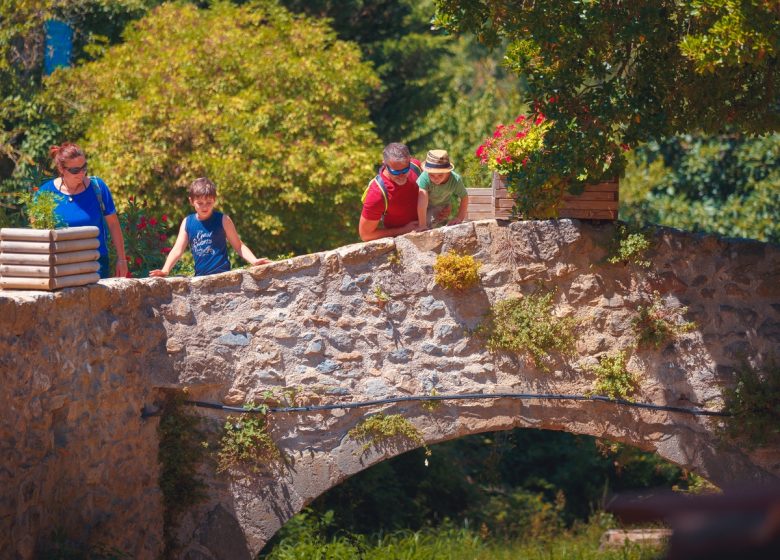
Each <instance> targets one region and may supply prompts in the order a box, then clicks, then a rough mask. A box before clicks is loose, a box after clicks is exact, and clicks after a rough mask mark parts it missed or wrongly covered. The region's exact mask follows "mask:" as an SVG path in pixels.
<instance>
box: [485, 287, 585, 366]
mask: <svg viewBox="0 0 780 560" xmlns="http://www.w3.org/2000/svg"><path fill="white" fill-rule="evenodd" d="M552 298H553V293H552V292H548V293H543V294H530V295H527V296H522V297H515V298H509V299H505V300H502V301H499V302H497V303H495V304H494V305H493V306H491V308H490V310H489V311H488V313H487V315H486V317H485V319H484V320H483V321H482V323H481V324H480V325H479V326H478V327H477V329H476V330H475V334H476V335H477V336H478V337H480V338H482V339H483V340H484V341H485V345H486V346H487V348H488V350H490V351H491V352H496V351H499V350H507V351H511V352H526V353H527V354H528V355H529V356H530V357H531V360H532V361H533V363H534V364H535V365H536V367H538V368H540V369H542V370H545V371H547V369H548V368H547V366H546V365H545V361H546V360H547V359H548V357H549V354H550V352H552V351H555V350H557V351H559V352H562V353H564V354H569V353H571V351H572V349H573V348H574V335H573V329H574V325H575V321H574V319H573V318H571V317H555V316H554V315H553V314H552Z"/></svg>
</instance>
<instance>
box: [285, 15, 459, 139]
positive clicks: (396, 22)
mask: <svg viewBox="0 0 780 560" xmlns="http://www.w3.org/2000/svg"><path fill="white" fill-rule="evenodd" d="M282 3H283V4H284V5H285V6H287V7H288V8H289V9H291V10H293V11H296V12H303V13H306V14H308V15H311V16H315V17H327V18H330V20H331V22H332V25H333V28H334V29H335V30H336V32H337V33H338V36H339V38H340V39H344V40H347V41H355V42H357V43H358V45H359V46H360V49H361V51H362V53H363V57H364V59H365V60H368V61H370V62H371V63H372V64H373V65H374V68H375V69H376V72H377V75H378V76H379V78H380V83H381V85H380V87H379V88H377V89H375V90H373V91H372V94H371V95H370V97H369V98H368V103H369V108H370V110H371V119H372V120H373V122H374V123H375V124H376V128H377V132H378V134H379V136H380V137H381V138H382V140H383V141H384V142H385V143H387V142H401V141H402V142H406V143H408V144H410V146H412V147H413V148H417V149H422V146H418V145H416V144H417V142H416V136H417V132H416V131H417V126H418V123H419V122H420V121H421V120H422V119H424V118H425V117H426V116H427V115H428V114H429V113H430V112H431V111H432V110H433V109H434V108H435V107H437V106H438V105H439V103H440V102H441V99H442V97H443V96H444V95H445V94H446V91H447V90H448V88H449V86H450V75H449V74H448V73H447V72H446V71H445V69H446V67H447V63H448V61H449V56H448V55H449V53H450V48H451V43H452V41H451V39H450V38H449V37H446V36H445V35H444V34H443V33H442V32H435V31H431V24H430V20H431V17H432V16H433V11H434V8H433V2H432V1H431V0H422V1H420V0H282Z"/></svg>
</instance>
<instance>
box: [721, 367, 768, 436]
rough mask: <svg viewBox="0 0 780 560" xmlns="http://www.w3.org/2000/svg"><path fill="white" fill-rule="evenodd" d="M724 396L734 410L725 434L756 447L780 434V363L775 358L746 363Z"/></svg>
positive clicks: (738, 371) (729, 407)
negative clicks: (753, 365) (761, 364)
mask: <svg viewBox="0 0 780 560" xmlns="http://www.w3.org/2000/svg"><path fill="white" fill-rule="evenodd" d="M723 397H724V399H725V401H726V406H725V411H726V412H728V413H729V414H731V417H730V418H729V419H728V420H727V422H726V424H725V427H724V429H723V434H724V435H725V436H726V437H728V438H729V439H732V440H736V441H738V442H740V443H743V444H745V446H746V447H748V448H754V447H760V446H762V445H765V444H766V443H768V442H769V441H772V440H774V439H776V438H777V436H778V435H780V364H779V363H778V362H777V360H776V359H775V358H771V359H769V360H767V362H766V363H765V364H764V365H763V366H761V367H758V368H754V367H751V366H750V364H748V363H743V364H742V365H741V366H740V367H739V369H738V370H737V383H736V385H735V386H734V388H728V389H725V390H724V391H723Z"/></svg>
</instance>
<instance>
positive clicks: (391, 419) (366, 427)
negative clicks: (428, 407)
mask: <svg viewBox="0 0 780 560" xmlns="http://www.w3.org/2000/svg"><path fill="white" fill-rule="evenodd" d="M347 435H348V436H349V437H350V438H352V439H354V440H356V441H363V442H365V443H364V444H363V449H362V451H363V452H366V451H368V450H369V449H371V447H380V446H382V445H384V444H386V443H388V442H390V441H392V440H394V439H396V438H400V439H406V440H409V441H411V442H412V443H414V444H416V445H419V446H422V447H423V448H424V449H425V455H426V457H429V456H430V455H431V450H430V449H428V446H427V445H426V444H425V440H424V439H423V437H422V434H421V433H420V430H418V429H417V428H416V427H415V426H414V424H412V423H411V422H410V421H409V420H407V419H406V418H404V417H403V416H401V415H400V414H381V413H380V414H374V415H373V416H369V417H368V418H366V419H365V420H363V421H361V422H360V423H359V424H358V425H357V426H355V427H354V428H352V429H351V430H350V431H349V432H348V434H347Z"/></svg>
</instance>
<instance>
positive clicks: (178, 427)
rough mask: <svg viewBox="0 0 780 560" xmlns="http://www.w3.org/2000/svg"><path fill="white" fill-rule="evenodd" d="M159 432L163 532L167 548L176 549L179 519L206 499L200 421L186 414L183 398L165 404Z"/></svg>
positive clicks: (158, 428) (178, 396) (173, 398)
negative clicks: (202, 477) (199, 472)
mask: <svg viewBox="0 0 780 560" xmlns="http://www.w3.org/2000/svg"><path fill="white" fill-rule="evenodd" d="M157 433H158V436H159V439H160V446H159V448H158V451H157V460H158V461H159V463H160V478H159V484H160V490H161V491H162V495H163V523H164V529H163V532H164V537H165V544H166V548H167V549H173V548H175V546H176V543H175V541H174V540H173V528H174V526H175V525H176V523H177V519H178V517H179V516H180V515H181V514H182V513H183V512H185V511H187V510H188V509H189V508H191V507H192V506H194V505H196V504H197V503H199V502H201V501H202V500H203V499H204V498H205V497H206V493H205V488H206V485H205V484H204V482H203V481H202V480H201V479H200V477H199V476H198V466H199V465H200V463H201V462H202V461H203V458H204V450H203V447H202V446H201V444H200V442H201V441H202V439H203V433H202V431H201V430H200V418H199V417H198V416H195V415H194V414H189V413H187V412H185V410H184V396H183V395H177V396H175V397H171V398H169V399H168V400H167V401H166V403H165V406H164V408H163V414H162V416H161V417H160V424H159V426H158V427H157Z"/></svg>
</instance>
